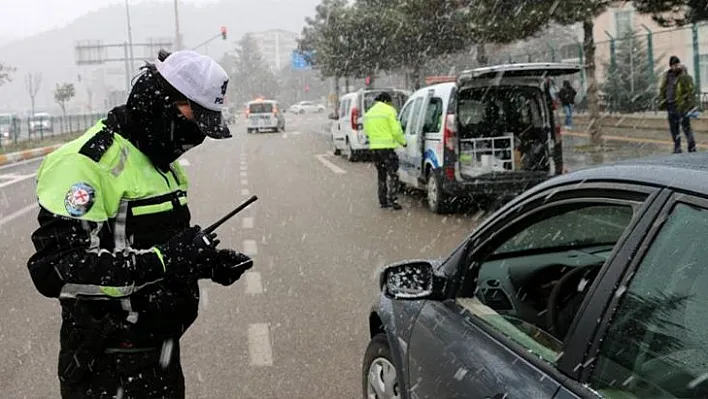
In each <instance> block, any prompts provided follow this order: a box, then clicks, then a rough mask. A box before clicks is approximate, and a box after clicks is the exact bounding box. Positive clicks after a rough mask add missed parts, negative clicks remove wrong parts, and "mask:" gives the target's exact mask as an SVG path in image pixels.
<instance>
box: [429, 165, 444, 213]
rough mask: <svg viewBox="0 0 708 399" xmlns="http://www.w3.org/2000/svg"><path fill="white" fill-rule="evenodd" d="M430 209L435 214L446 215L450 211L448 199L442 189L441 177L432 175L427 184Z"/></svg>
mask: <svg viewBox="0 0 708 399" xmlns="http://www.w3.org/2000/svg"><path fill="white" fill-rule="evenodd" d="M426 192H427V196H428V208H430V210H431V211H433V212H435V213H445V212H447V210H448V199H447V196H446V195H445V193H444V192H443V189H442V181H441V178H440V176H438V175H436V174H435V173H432V172H431V173H430V175H429V176H428V183H427V184H426Z"/></svg>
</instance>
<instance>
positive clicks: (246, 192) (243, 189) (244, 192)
mask: <svg viewBox="0 0 708 399" xmlns="http://www.w3.org/2000/svg"><path fill="white" fill-rule="evenodd" d="M241 195H251V192H250V191H248V189H247V188H242V189H241Z"/></svg>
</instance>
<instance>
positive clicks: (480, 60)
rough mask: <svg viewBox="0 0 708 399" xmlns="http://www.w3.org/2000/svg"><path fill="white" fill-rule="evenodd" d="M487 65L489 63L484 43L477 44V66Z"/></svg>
mask: <svg viewBox="0 0 708 399" xmlns="http://www.w3.org/2000/svg"><path fill="white" fill-rule="evenodd" d="M487 63H489V58H488V57H487V48H486V46H485V44H484V43H479V44H478V45H477V64H479V66H485V65H487Z"/></svg>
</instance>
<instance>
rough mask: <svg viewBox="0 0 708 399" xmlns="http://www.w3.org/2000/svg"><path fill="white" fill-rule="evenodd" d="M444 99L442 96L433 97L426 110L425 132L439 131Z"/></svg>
mask: <svg viewBox="0 0 708 399" xmlns="http://www.w3.org/2000/svg"><path fill="white" fill-rule="evenodd" d="M442 109H443V101H442V99H441V98H438V97H433V98H431V99H430V102H429V103H428V108H427V109H426V110H425V124H424V125H423V133H438V132H439V131H440V127H441V126H440V125H441V123H442Z"/></svg>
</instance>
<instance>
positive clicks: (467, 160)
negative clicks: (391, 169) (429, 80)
mask: <svg viewBox="0 0 708 399" xmlns="http://www.w3.org/2000/svg"><path fill="white" fill-rule="evenodd" d="M581 68H582V67H581V66H580V65H575V64H565V63H527V64H510V65H497V66H492V67H485V68H478V69H473V70H469V71H464V72H462V73H461V74H460V75H459V76H458V77H457V79H456V81H454V82H446V83H439V84H435V85H432V86H428V87H424V88H422V89H420V90H418V91H416V92H415V93H414V94H413V95H412V96H411V97H410V98H409V99H408V101H407V102H406V104H405V106H404V107H403V109H402V110H401V112H400V115H399V120H400V122H401V126H402V127H403V129H404V132H405V138H406V140H407V141H408V146H407V147H405V148H398V149H397V150H396V152H397V154H398V157H399V160H400V168H399V170H398V175H399V178H400V180H401V182H402V183H403V184H405V185H406V186H409V187H411V188H413V189H418V190H424V191H426V193H427V198H428V200H427V201H428V206H429V208H430V209H431V210H432V211H434V212H437V213H444V212H446V211H448V210H449V209H450V205H451V204H452V203H454V202H455V200H456V199H460V198H464V199H471V200H472V202H474V203H476V204H477V205H480V206H481V207H483V208H493V207H495V206H497V205H499V203H500V202H503V201H506V200H508V199H509V198H512V197H514V196H516V195H518V194H519V193H521V192H523V191H524V190H525V189H526V188H528V187H531V186H533V185H535V184H538V183H540V182H543V181H544V180H547V179H548V178H549V177H552V176H554V175H556V174H560V173H562V172H563V153H562V146H561V137H560V120H559V117H558V113H557V111H556V106H557V104H556V102H555V98H554V95H553V87H554V86H553V85H552V84H551V83H552V81H551V79H550V77H552V76H561V75H565V76H569V75H573V74H576V73H578V72H579V71H580V70H581Z"/></svg>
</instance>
